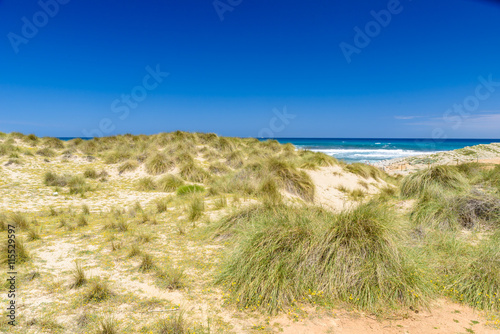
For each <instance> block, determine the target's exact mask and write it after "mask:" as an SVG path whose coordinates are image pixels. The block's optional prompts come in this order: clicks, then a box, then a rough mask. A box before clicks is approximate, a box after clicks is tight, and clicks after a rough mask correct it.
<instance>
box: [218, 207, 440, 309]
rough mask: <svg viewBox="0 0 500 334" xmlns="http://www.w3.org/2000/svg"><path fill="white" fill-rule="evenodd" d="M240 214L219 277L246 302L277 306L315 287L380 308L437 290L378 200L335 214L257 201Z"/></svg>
mask: <svg viewBox="0 0 500 334" xmlns="http://www.w3.org/2000/svg"><path fill="white" fill-rule="evenodd" d="M237 222H238V225H239V228H237V229H234V231H235V233H237V236H236V238H237V241H235V246H234V249H233V250H232V251H231V252H229V254H228V255H227V258H226V259H225V261H224V263H223V265H222V267H221V271H220V274H219V275H218V277H217V282H218V283H222V284H224V285H225V286H226V287H227V289H229V291H230V293H231V295H232V297H233V300H234V301H235V302H236V304H237V305H238V306H239V307H241V308H245V307H247V306H248V307H251V306H253V307H257V308H260V309H263V310H265V311H267V312H270V313H276V312H277V311H279V310H282V309H284V308H286V307H289V306H291V305H293V304H294V302H295V301H298V300H300V301H304V300H307V301H308V300H309V297H307V296H309V295H310V294H311V291H314V292H315V294H316V295H318V294H319V296H321V299H324V301H325V302H330V303H331V302H335V301H342V302H345V303H350V304H353V305H355V306H356V307H359V308H362V309H367V310H371V311H377V310H381V309H382V308H385V307H398V306H407V307H409V306H414V307H416V306H420V305H424V304H425V303H426V302H427V301H428V299H429V296H430V295H431V294H432V288H431V286H430V284H428V283H426V281H425V280H424V279H423V277H422V275H421V272H420V271H419V270H418V269H417V267H416V264H415V263H414V262H413V261H412V258H411V257H410V255H409V252H406V251H403V249H402V247H401V246H400V245H399V244H398V242H397V241H398V239H399V238H398V233H397V229H396V227H395V217H394V215H393V214H392V213H391V212H390V210H389V208H388V207H386V206H384V205H382V204H380V203H374V202H370V203H367V204H363V205H360V206H358V207H357V208H356V209H353V210H351V211H346V212H343V213H341V214H338V215H334V214H332V213H329V212H326V211H324V210H321V209H317V208H308V207H304V208H293V207H286V206H268V207H266V208H259V207H257V208H252V209H250V210H249V211H248V212H246V213H240V214H239V218H238V219H237ZM224 224H226V229H228V227H227V221H225V223H222V226H224ZM233 228H234V226H233ZM304 298H305V299H304Z"/></svg>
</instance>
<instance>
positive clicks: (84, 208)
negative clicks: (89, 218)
mask: <svg viewBox="0 0 500 334" xmlns="http://www.w3.org/2000/svg"><path fill="white" fill-rule="evenodd" d="M89 214H90V209H89V206H88V205H87V204H83V205H82V215H89Z"/></svg>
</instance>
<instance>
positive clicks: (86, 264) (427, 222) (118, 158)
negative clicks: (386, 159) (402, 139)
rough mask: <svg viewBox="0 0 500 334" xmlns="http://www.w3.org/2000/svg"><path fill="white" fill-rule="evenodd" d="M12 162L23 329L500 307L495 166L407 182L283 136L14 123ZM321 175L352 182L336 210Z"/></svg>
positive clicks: (7, 151)
mask: <svg viewBox="0 0 500 334" xmlns="http://www.w3.org/2000/svg"><path fill="white" fill-rule="evenodd" d="M39 152H40V153H39ZM0 159H1V160H2V170H1V171H0V172H4V171H7V172H5V173H3V174H2V175H4V176H5V180H4V179H2V180H4V181H3V182H4V183H3V188H1V189H5V188H6V187H7V186H6V185H7V184H8V187H9V191H10V194H9V195H8V196H6V200H7V202H6V203H8V205H9V207H7V208H6V207H5V206H4V211H3V212H2V213H0V234H2V236H1V237H2V240H3V241H2V243H1V245H0V248H1V249H0V251H1V252H2V254H4V255H3V256H2V259H1V263H2V265H4V266H5V264H6V263H7V262H8V261H9V258H8V257H7V256H8V253H7V251H8V248H7V246H8V244H7V243H6V242H5V240H7V238H6V236H7V235H8V234H9V232H8V226H9V225H11V226H15V227H16V265H17V266H18V268H16V269H17V270H18V272H19V273H21V274H20V276H19V281H18V283H19V287H20V289H22V291H23V294H24V296H25V297H23V298H25V300H23V303H25V305H26V308H25V310H26V312H27V313H26V317H27V318H20V319H21V322H20V326H19V328H18V329H17V328H16V330H17V332H14V333H24V332H31V331H33V332H35V331H36V332H38V331H39V332H61V333H65V332H68V333H70V332H71V333H73V332H74V333H80V332H82V333H84V332H88V333H122V332H123V333H127V332H134V333H150V332H152V333H197V334H201V333H231V332H232V331H239V330H240V329H241V331H243V332H254V331H255V332H256V331H264V332H266V331H268V332H273V331H274V332H279V331H284V332H286V331H287V328H286V327H282V326H281V325H280V324H279V323H277V322H276V323H274V324H273V321H274V319H278V318H274V316H275V315H278V317H279V319H281V320H280V321H281V322H283V321H284V322H287V321H288V320H289V323H287V326H288V325H289V324H292V323H293V322H301V321H304V322H305V323H306V322H308V321H309V319H313V320H314V319H315V317H316V316H318V315H319V314H321V315H322V316H325V317H326V314H327V313H328V312H331V310H332V309H335V310H342V309H347V310H349V311H352V312H357V311H362V312H363V313H364V314H366V315H370V314H375V315H376V316H378V317H380V319H384V318H385V317H386V316H388V317H392V316H394V314H396V315H398V316H401V315H403V317H406V316H408V315H411V314H412V312H420V311H421V310H423V309H425V308H427V307H428V308H430V309H431V311H432V308H433V305H434V303H435V301H436V300H442V299H445V300H447V301H448V302H450V301H453V302H454V303H462V304H465V305H468V306H470V307H473V308H475V309H478V310H483V311H484V312H487V313H485V314H487V315H488V316H492V317H494V316H500V299H499V293H500V272H499V269H498V268H500V263H499V259H500V254H499V249H500V167H498V166H496V167H495V166H492V165H485V164H479V163H468V164H461V165H456V166H436V167H430V168H426V169H423V170H421V171H419V172H416V173H413V174H410V175H408V176H406V177H404V178H401V179H397V178H392V177H390V176H388V175H387V174H385V173H384V172H383V171H382V170H380V169H378V168H376V167H374V166H368V165H364V164H346V163H343V162H339V161H337V160H336V159H334V158H332V157H329V156H327V155H324V154H321V153H315V152H310V151H307V150H297V149H296V148H295V147H294V146H293V145H288V144H287V145H281V144H279V143H278V142H277V141H275V140H267V141H259V140H257V139H251V138H224V137H219V136H217V135H215V134H202V133H185V132H180V131H178V132H174V133H162V134H158V135H154V136H142V135H141V136H134V135H123V136H114V137H104V138H95V139H92V140H82V139H73V140H69V141H61V140H59V139H56V138H37V137H36V136H33V135H30V136H25V135H23V134H19V133H13V134H12V133H11V134H5V135H2V134H1V133H0ZM17 163H20V164H17ZM21 163H22V164H21ZM329 167H331V168H329ZM27 170H29V171H30V172H32V173H31V174H29V175H28V174H22V175H27V177H26V178H25V179H24V177H19V178H17V179H14V178H13V177H12V175H16V177H17V175H18V174H19V175H21V174H20V173H25V171H27ZM16 173H17V174H16ZM317 173H324V174H325V175H328V176H332V178H333V177H334V178H335V179H334V181H335V182H336V181H337V180H340V181H342V182H339V183H336V184H334V185H333V186H332V188H333V190H334V191H333V192H332V193H334V195H335V196H336V198H337V199H338V200H339V201H341V202H343V203H344V206H343V207H342V208H339V210H334V211H332V210H330V208H328V207H327V206H325V207H321V206H318V205H317V204H318V203H322V202H320V201H319V200H320V199H323V198H322V196H324V193H325V192H327V191H329V190H330V189H325V187H324V185H322V184H318V183H317V184H315V183H314V182H313V178H314V180H316V175H318V174H317ZM344 175H345V176H346V179H349V180H354V182H353V183H348V182H343V181H344V180H342V176H344ZM341 184H342V185H343V186H341ZM20 185H29V186H28V187H26V188H21V187H20ZM1 189H0V190H1ZM335 189H336V190H338V191H340V192H341V193H339V192H338V191H336V190H335ZM4 194H6V193H4ZM23 196H24V197H23ZM30 197H33V198H34V200H31V198H30ZM23 198H24V201H25V202H26V203H27V205H24V204H25V203H24V202H22V200H21V199H23ZM26 198H29V201H27V200H26ZM38 199H40V202H42V203H45V204H43V205H40V204H39V203H38V202H37V200H38ZM11 207H12V208H15V209H16V211H15V212H13V211H12V209H11ZM33 208H37V209H33ZM38 208H41V209H38ZM64 261H66V263H61V262H64ZM174 290H175V291H174ZM40 296H41V297H40ZM221 296H222V298H221ZM42 297H43V298H42ZM40 298H42V299H43V300H44V302H43V303H42V304H37V303H38V299H40ZM45 301H47V303H45ZM174 301H175V302H174ZM179 304H180V305H181V306H182V307H180V306H179ZM184 305H187V306H188V308H186V310H187V312H184V311H183V310H182V309H184ZM193 305H195V306H196V307H194V306H193ZM181 308H182V309H181ZM31 310H33V312H31ZM117 310H118V311H117ZM138 310H140V312H139V311H138ZM324 311H326V312H324ZM221 313H225V314H226V315H229V316H224V318H223V317H222V316H220V314H221ZM151 314H154V315H155V316H154V317H153V318H152V317H151ZM353 314H357V313H353ZM480 314H483V313H480ZM282 315H287V316H285V317H282ZM23 316H24V315H23ZM115 316H116V318H114V317H115ZM457 317H458V316H457ZM478 317H479V315H478ZM113 319H116V320H113ZM159 319H163V320H159ZM283 319H285V320H283ZM287 319H288V320H287ZM391 319H392V318H391ZM499 319H500V318H499ZM469 320H470V319H469ZM249 323H254V324H253V325H249ZM499 324H500V322H499ZM300 326H302V324H300ZM8 329H9V327H7V326H6V325H5V324H4V323H0V331H8ZM477 332H479V331H477Z"/></svg>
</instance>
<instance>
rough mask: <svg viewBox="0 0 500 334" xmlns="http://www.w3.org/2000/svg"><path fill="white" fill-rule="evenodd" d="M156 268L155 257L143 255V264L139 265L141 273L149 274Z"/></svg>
mask: <svg viewBox="0 0 500 334" xmlns="http://www.w3.org/2000/svg"><path fill="white" fill-rule="evenodd" d="M155 268H156V264H155V261H154V259H153V257H152V256H151V255H149V254H143V255H142V259H141V264H140V265H139V268H138V269H139V271H140V272H143V273H145V272H149V271H152V270H153V269H155Z"/></svg>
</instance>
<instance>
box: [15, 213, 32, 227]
mask: <svg viewBox="0 0 500 334" xmlns="http://www.w3.org/2000/svg"><path fill="white" fill-rule="evenodd" d="M10 222H11V223H12V224H13V225H15V226H16V228H19V229H22V230H28V229H29V228H30V223H29V222H28V218H26V215H25V214H24V213H22V212H14V213H13V214H11V215H10Z"/></svg>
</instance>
